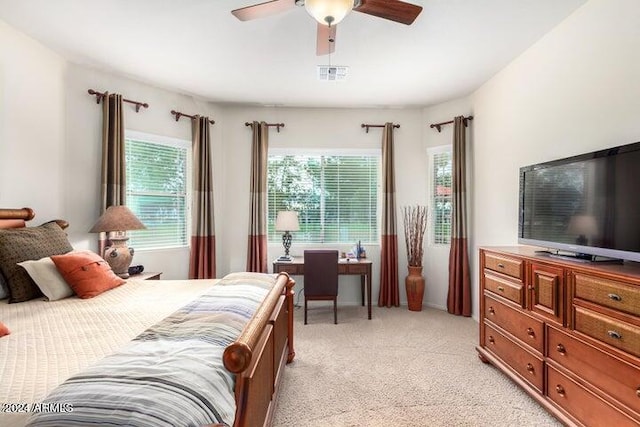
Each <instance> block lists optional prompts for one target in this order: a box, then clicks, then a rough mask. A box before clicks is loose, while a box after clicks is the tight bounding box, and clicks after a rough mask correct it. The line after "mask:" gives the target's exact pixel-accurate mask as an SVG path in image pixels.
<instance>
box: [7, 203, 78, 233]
mask: <svg viewBox="0 0 640 427" xmlns="http://www.w3.org/2000/svg"><path fill="white" fill-rule="evenodd" d="M35 216H36V214H35V212H34V211H33V209H31V208H21V209H6V208H0V228H19V227H24V226H25V224H26V222H27V221H30V220H32V219H33V218H34V217H35ZM54 221H55V222H56V224H58V225H59V226H60V228H62V229H63V230H64V229H65V228H67V227H69V223H68V222H67V221H65V220H63V219H56V220H54Z"/></svg>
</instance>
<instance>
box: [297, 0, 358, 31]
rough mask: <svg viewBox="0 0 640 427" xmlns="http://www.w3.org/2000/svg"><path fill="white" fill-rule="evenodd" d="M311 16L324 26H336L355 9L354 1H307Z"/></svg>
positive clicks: (306, 5) (305, 4)
mask: <svg viewBox="0 0 640 427" xmlns="http://www.w3.org/2000/svg"><path fill="white" fill-rule="evenodd" d="M304 7H305V9H307V12H308V13H309V15H311V16H313V18H314V19H315V20H316V21H318V22H319V23H321V24H322V25H335V24H337V23H338V22H340V21H342V20H343V19H344V17H345V16H347V14H348V13H349V12H350V11H351V9H352V8H353V0H305V2H304Z"/></svg>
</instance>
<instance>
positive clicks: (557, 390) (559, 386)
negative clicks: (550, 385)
mask: <svg viewBox="0 0 640 427" xmlns="http://www.w3.org/2000/svg"><path fill="white" fill-rule="evenodd" d="M556 393H558V394H559V395H560V396H562V397H564V395H565V391H564V387H562V386H561V385H560V384H558V385H557V386H556Z"/></svg>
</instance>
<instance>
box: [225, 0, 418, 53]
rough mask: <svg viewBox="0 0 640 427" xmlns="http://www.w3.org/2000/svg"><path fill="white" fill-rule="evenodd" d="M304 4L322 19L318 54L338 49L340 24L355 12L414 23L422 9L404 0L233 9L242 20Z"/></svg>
mask: <svg viewBox="0 0 640 427" xmlns="http://www.w3.org/2000/svg"><path fill="white" fill-rule="evenodd" d="M295 6H304V7H305V9H306V10H307V12H309V14H310V15H311V16H312V17H313V18H314V19H315V20H316V21H318V32H317V36H316V37H317V42H316V54H317V55H327V54H330V53H333V52H334V51H335V48H336V25H337V24H338V23H339V22H340V21H342V19H343V18H344V17H345V16H346V15H347V14H348V13H349V12H350V11H351V10H355V11H356V12H362V13H366V14H367V15H373V16H376V17H378V18H383V19H388V20H390V21H395V22H399V23H401V24H406V25H411V24H412V23H413V21H415V19H416V18H417V17H418V15H419V14H420V12H421V11H422V6H417V5H415V4H411V3H406V2H403V1H400V0H271V1H266V2H264V3H258V4H254V5H252V6H247V7H243V8H240V9H235V10H232V11H231V13H232V14H233V15H234V16H235V17H236V18H238V19H239V20H241V21H249V20H252V19H258V18H264V17H266V16H270V15H275V14H277V13H280V12H284V11H286V10H289V9H292V8H293V7H295Z"/></svg>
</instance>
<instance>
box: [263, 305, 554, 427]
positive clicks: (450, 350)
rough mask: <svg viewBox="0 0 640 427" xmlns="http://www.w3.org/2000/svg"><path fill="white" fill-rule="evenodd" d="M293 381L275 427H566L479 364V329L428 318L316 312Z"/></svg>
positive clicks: (401, 312) (300, 333) (300, 331)
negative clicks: (477, 345)
mask: <svg viewBox="0 0 640 427" xmlns="http://www.w3.org/2000/svg"><path fill="white" fill-rule="evenodd" d="M310 307H312V308H311V309H310V311H309V324H308V325H304V324H303V309H302V308H296V314H295V316H296V319H295V342H294V344H295V351H296V357H295V360H294V362H293V363H292V364H289V365H288V366H287V367H286V368H285V371H284V378H283V382H282V384H281V388H280V397H279V403H278V408H277V410H276V413H275V417H274V426H276V427H280V426H287V427H288V426H295V427H304V426H309V427H316V426H531V427H533V426H535V427H541V426H560V425H561V424H560V423H559V422H557V421H556V420H555V419H554V418H553V417H551V416H550V415H549V414H547V412H545V410H544V409H542V408H541V407H540V406H539V405H538V404H537V403H536V402H535V401H534V400H532V399H531V398H530V397H529V396H527V395H526V394H525V393H524V392H522V391H521V390H520V389H519V388H518V386H516V385H515V384H514V383H513V382H511V381H510V380H509V379H508V378H507V377H505V376H504V375H503V374H502V373H500V372H499V371H498V370H497V369H495V368H494V367H492V366H491V365H487V364H484V363H482V362H481V361H480V359H478V356H477V353H476V350H475V346H476V344H477V341H478V324H477V323H476V322H475V321H473V320H472V319H469V318H462V317H457V316H452V315H449V314H448V313H446V312H444V311H440V310H435V309H430V308H427V309H425V310H423V311H422V312H412V311H408V310H407V308H406V307H397V308H390V309H388V308H378V307H374V309H373V319H372V320H367V312H366V308H365V307H355V306H350V307H344V306H339V308H338V325H334V324H333V314H332V309H331V308H330V306H323V305H322V303H318V302H316V303H315V304H313V305H310Z"/></svg>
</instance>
